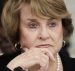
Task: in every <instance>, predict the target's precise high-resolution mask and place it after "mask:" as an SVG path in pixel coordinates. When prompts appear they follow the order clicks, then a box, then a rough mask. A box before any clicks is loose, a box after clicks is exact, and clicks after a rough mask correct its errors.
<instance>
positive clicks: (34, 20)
mask: <svg viewBox="0 0 75 71" xmlns="http://www.w3.org/2000/svg"><path fill="white" fill-rule="evenodd" d="M27 20H30V21H32V22H38V21H37V20H36V19H27Z"/></svg>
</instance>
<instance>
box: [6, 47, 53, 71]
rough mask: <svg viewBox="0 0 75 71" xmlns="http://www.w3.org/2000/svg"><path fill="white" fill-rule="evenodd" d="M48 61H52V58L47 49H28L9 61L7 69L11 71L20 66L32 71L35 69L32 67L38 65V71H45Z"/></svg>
mask: <svg viewBox="0 0 75 71" xmlns="http://www.w3.org/2000/svg"><path fill="white" fill-rule="evenodd" d="M49 60H51V61H54V57H53V55H52V53H51V52H50V51H49V50H48V49H47V48H30V49H28V50H27V51H26V52H24V53H22V54H20V55H18V56H17V57H15V58H14V59H13V60H12V61H10V62H9V64H8V65H7V67H8V68H9V69H11V70H13V69H14V68H16V67H18V66H21V67H23V68H25V69H26V68H29V69H31V71H32V69H35V68H36V67H34V66H37V65H39V66H40V69H39V70H38V71H47V69H48V65H49ZM31 67H33V68H31ZM34 71H35V70H34Z"/></svg>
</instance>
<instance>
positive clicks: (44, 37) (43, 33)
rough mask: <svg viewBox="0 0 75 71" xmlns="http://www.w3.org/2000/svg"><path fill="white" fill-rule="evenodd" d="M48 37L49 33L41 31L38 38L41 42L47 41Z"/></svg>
mask: <svg viewBox="0 0 75 71" xmlns="http://www.w3.org/2000/svg"><path fill="white" fill-rule="evenodd" d="M49 37H50V35H49V31H48V30H47V29H45V28H44V29H42V30H40V32H39V38H40V39H42V40H47V39H49Z"/></svg>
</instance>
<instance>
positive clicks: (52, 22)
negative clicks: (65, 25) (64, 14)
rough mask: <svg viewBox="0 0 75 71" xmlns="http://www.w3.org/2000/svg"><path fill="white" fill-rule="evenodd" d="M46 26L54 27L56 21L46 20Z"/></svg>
mask: <svg viewBox="0 0 75 71" xmlns="http://www.w3.org/2000/svg"><path fill="white" fill-rule="evenodd" d="M48 26H49V27H56V26H57V22H55V21H50V22H48Z"/></svg>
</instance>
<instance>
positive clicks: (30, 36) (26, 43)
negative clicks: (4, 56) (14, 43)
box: [20, 28, 36, 48]
mask: <svg viewBox="0 0 75 71" xmlns="http://www.w3.org/2000/svg"><path fill="white" fill-rule="evenodd" d="M35 40H36V34H35V33H33V32H30V31H28V30H27V29H25V28H24V29H23V28H22V29H21V34H20V43H21V46H22V47H27V48H30V47H32V46H33V44H34V42H35Z"/></svg>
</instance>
